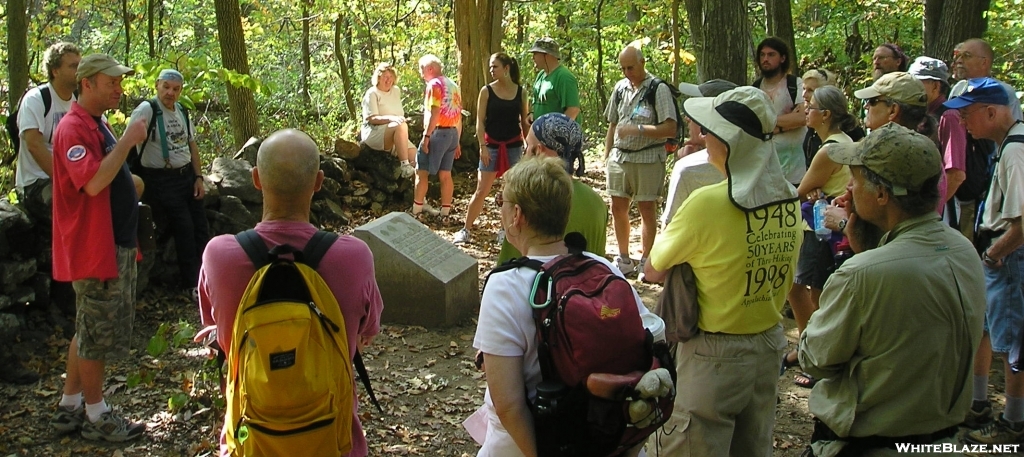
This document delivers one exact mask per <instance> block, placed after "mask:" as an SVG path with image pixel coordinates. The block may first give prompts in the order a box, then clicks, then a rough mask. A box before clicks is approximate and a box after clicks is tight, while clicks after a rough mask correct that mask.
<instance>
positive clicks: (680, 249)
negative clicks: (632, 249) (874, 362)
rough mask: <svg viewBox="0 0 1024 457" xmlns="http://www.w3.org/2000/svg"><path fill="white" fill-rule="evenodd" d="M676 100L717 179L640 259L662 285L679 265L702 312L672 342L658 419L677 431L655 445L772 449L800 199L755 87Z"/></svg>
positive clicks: (666, 448)
mask: <svg viewBox="0 0 1024 457" xmlns="http://www.w3.org/2000/svg"><path fill="white" fill-rule="evenodd" d="M683 106H684V111H685V112H686V113H685V114H686V116H687V117H689V118H690V119H691V120H692V121H693V122H695V123H696V124H698V125H699V126H700V127H701V130H702V133H704V134H705V139H706V142H707V149H708V161H709V162H710V163H711V164H712V165H713V166H714V167H715V168H717V169H718V170H719V171H720V172H722V174H723V175H725V177H726V178H727V179H726V180H725V181H723V182H721V183H719V184H714V185H711V186H707V187H703V188H701V189H698V190H696V191H694V192H693V194H691V195H690V197H689V198H687V199H686V201H685V202H683V204H682V206H680V208H679V210H678V211H677V212H676V214H675V215H674V216H673V218H672V220H671V221H670V222H669V224H668V226H667V227H666V228H665V231H664V233H663V234H662V235H661V237H660V238H659V239H658V241H657V242H655V244H654V248H653V249H652V250H651V256H650V259H649V260H648V262H647V264H646V265H644V273H645V274H646V277H647V279H648V280H651V281H656V282H660V281H661V280H663V279H664V278H665V276H666V274H667V272H668V270H670V269H671V268H673V267H675V266H676V265H680V264H683V263H688V264H689V265H690V266H691V267H692V268H693V275H694V277H695V278H696V285H697V303H698V306H699V310H700V311H699V320H698V325H697V326H698V328H699V329H700V332H699V333H698V334H697V335H696V336H694V337H693V338H692V339H690V340H688V341H679V343H680V344H678V345H677V347H676V353H675V357H676V370H677V372H678V374H679V377H678V384H679V386H680V388H679V389H678V392H679V394H678V396H677V397H676V403H675V409H674V412H673V414H672V418H671V419H670V421H669V423H668V424H666V426H667V427H668V428H670V429H671V428H673V427H675V429H676V433H673V434H666V435H664V436H661V437H660V445H661V447H660V451H661V452H662V454H664V455H676V454H677V453H678V452H676V451H677V450H681V449H682V448H688V449H690V452H691V453H693V454H694V455H744V456H751V457H770V456H771V455H772V428H773V426H774V424H775V398H776V394H777V386H776V381H777V380H778V373H779V368H780V364H781V354H782V350H783V349H784V348H785V346H786V337H785V335H784V334H783V331H782V325H781V324H780V322H781V320H782V314H781V310H782V306H783V304H784V303H785V301H786V293H787V292H788V291H789V288H790V286H791V283H792V282H793V274H794V272H795V268H796V261H797V255H798V254H799V252H800V243H801V241H802V240H803V237H802V233H801V228H802V224H801V218H800V205H799V203H798V201H797V195H796V189H794V188H793V186H792V185H791V184H790V183H789V182H788V181H786V178H785V176H784V175H783V173H782V168H781V166H780V165H779V159H778V156H777V155H776V153H775V151H774V147H773V145H772V141H771V136H772V135H771V132H772V130H773V129H774V128H775V121H776V119H775V117H776V116H775V111H774V109H773V108H772V105H771V101H770V100H768V97H767V96H766V95H765V94H764V92H762V91H760V90H757V89H755V88H752V87H740V88H737V89H734V90H731V91H728V92H725V93H723V94H721V95H719V96H718V97H715V98H709V97H703V98H691V99H689V100H687V101H686V102H685V103H684V105H683ZM669 333H672V332H669Z"/></svg>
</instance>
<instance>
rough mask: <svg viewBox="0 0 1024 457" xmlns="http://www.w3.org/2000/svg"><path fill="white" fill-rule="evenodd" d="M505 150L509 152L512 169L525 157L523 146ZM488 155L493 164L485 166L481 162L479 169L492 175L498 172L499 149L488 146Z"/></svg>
mask: <svg viewBox="0 0 1024 457" xmlns="http://www.w3.org/2000/svg"><path fill="white" fill-rule="evenodd" d="M505 149H506V150H507V151H508V165H509V166H510V167H511V166H515V164H517V163H519V159H520V158H522V157H523V146H521V145H520V146H515V147H509V148H505ZM487 153H488V154H489V155H490V156H491V163H490V164H488V165H487V166H484V161H483V160H481V161H480V165H479V166H478V167H477V169H479V170H480V171H489V172H492V173H493V172H496V171H498V148H497V147H496V146H487Z"/></svg>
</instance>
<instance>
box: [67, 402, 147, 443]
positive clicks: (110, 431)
mask: <svg viewBox="0 0 1024 457" xmlns="http://www.w3.org/2000/svg"><path fill="white" fill-rule="evenodd" d="M82 409H85V408H82ZM145 431H146V424H140V423H137V422H132V421H130V420H128V419H126V418H124V417H123V416H121V415H120V414H118V413H117V412H115V411H114V410H110V411H107V412H105V413H103V414H102V415H101V416H100V419H99V420H98V421H96V422H91V421H88V420H86V421H84V422H83V423H82V438H85V439H87V440H94V441H95V440H104V441H112V442H121V441H128V440H130V439H134V438H138V437H139V436H141V435H142V432H145Z"/></svg>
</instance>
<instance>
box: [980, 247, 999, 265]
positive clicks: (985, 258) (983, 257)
mask: <svg viewBox="0 0 1024 457" xmlns="http://www.w3.org/2000/svg"><path fill="white" fill-rule="evenodd" d="M981 261H982V262H985V265H988V266H990V267H992V266H995V265H996V264H997V263H999V261H998V260H996V259H993V258H992V257H991V256H989V255H988V250H985V251H984V252H982V253H981Z"/></svg>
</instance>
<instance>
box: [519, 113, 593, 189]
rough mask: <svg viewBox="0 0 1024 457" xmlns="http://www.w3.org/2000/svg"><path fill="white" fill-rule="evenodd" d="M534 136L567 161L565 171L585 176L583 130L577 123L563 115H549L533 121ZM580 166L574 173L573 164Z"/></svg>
mask: <svg viewBox="0 0 1024 457" xmlns="http://www.w3.org/2000/svg"><path fill="white" fill-rule="evenodd" d="M531 128H532V129H533V134H534V135H535V136H536V137H537V139H538V140H540V142H541V143H542V144H543V145H544V146H547V147H549V148H551V149H554V150H555V151H556V152H558V157H561V158H562V160H564V161H565V170H566V171H568V172H569V173H570V174H575V175H576V176H583V171H584V166H583V130H582V129H580V125H579V124H577V123H576V121H574V120H572V119H571V118H570V117H569V116H566V115H564V114H562V113H548V114H545V115H543V116H541V117H538V118H537V119H536V120H534V121H533V127H531ZM576 160H579V165H578V166H577V167H576V168H575V172H574V171H573V163H574V162H576Z"/></svg>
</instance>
